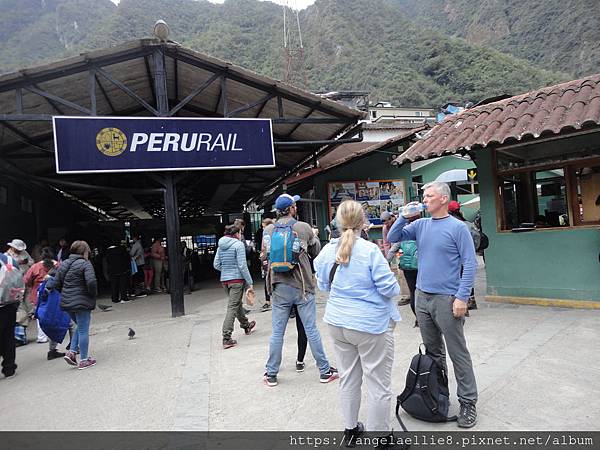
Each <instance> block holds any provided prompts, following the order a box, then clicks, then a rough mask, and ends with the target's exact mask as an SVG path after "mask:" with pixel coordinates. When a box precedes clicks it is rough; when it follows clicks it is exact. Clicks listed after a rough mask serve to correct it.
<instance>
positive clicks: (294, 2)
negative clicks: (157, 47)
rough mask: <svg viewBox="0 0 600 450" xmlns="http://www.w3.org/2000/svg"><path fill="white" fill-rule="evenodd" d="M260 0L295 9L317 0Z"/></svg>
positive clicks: (211, 0) (215, 1)
mask: <svg viewBox="0 0 600 450" xmlns="http://www.w3.org/2000/svg"><path fill="white" fill-rule="evenodd" d="M111 1H112V2H113V3H114V4H115V5H118V4H119V2H120V1H121V0H111ZM208 1H209V2H211V3H223V2H224V1H225V0H208ZM260 1H271V2H272V3H277V4H278V5H282V4H284V3H287V4H288V5H289V6H290V7H292V8H294V9H304V8H306V7H308V6H310V5H312V4H313V3H314V2H315V0H260Z"/></svg>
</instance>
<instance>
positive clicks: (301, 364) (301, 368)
mask: <svg viewBox="0 0 600 450" xmlns="http://www.w3.org/2000/svg"><path fill="white" fill-rule="evenodd" d="M305 367H306V364H304V361H296V372H304V368H305Z"/></svg>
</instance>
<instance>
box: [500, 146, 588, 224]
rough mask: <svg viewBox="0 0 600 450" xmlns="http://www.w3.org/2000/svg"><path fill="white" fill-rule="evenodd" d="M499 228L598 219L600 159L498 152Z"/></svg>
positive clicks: (579, 222)
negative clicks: (529, 158)
mask: <svg viewBox="0 0 600 450" xmlns="http://www.w3.org/2000/svg"><path fill="white" fill-rule="evenodd" d="M497 155H498V157H497V161H498V164H497V168H498V193H499V201H500V204H499V206H501V208H502V209H501V228H502V229H503V230H512V229H514V228H520V227H528V226H531V225H530V224H535V227H536V228H558V227H568V226H578V225H593V224H598V222H600V160H599V159H598V158H596V157H591V158H587V159H586V160H585V161H584V160H582V159H579V160H574V161H562V162H556V161H553V162H549V161H548V160H546V161H544V160H543V158H538V159H536V160H535V161H534V163H535V164H534V165H533V166H531V165H529V164H531V161H523V160H521V161H518V160H517V158H516V156H515V155H513V154H511V155H501V154H500V152H498V153H497Z"/></svg>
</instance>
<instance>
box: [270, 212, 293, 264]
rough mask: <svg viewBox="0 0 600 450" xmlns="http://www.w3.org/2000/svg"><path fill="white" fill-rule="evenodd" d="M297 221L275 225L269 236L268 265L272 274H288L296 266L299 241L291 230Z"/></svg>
mask: <svg viewBox="0 0 600 450" xmlns="http://www.w3.org/2000/svg"><path fill="white" fill-rule="evenodd" d="M296 222H297V221H296V220H295V219H291V220H290V221H289V222H288V223H285V224H284V223H276V224H275V227H274V228H273V233H272V234H271V249H270V252H269V265H270V267H271V270H272V271H273V272H290V271H291V270H293V269H294V267H296V265H297V264H298V254H299V253H300V239H299V238H298V233H296V232H295V231H294V229H293V227H294V224H295V223H296Z"/></svg>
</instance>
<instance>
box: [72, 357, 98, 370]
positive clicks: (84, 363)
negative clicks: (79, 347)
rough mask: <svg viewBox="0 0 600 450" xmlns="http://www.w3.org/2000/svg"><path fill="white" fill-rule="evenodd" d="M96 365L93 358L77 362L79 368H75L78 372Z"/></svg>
mask: <svg viewBox="0 0 600 450" xmlns="http://www.w3.org/2000/svg"><path fill="white" fill-rule="evenodd" d="M95 365H96V360H95V359H94V358H88V359H82V360H81V361H79V366H77V368H78V369H79V370H83V369H87V368H88V367H92V366H95Z"/></svg>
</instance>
